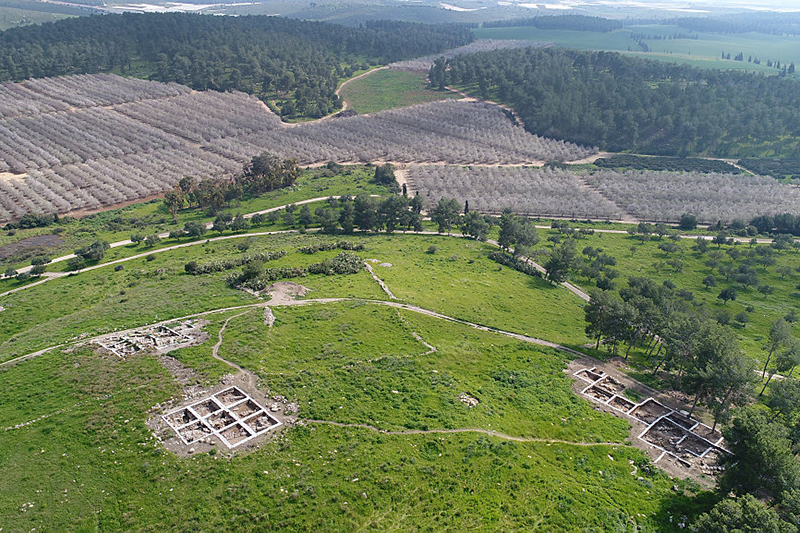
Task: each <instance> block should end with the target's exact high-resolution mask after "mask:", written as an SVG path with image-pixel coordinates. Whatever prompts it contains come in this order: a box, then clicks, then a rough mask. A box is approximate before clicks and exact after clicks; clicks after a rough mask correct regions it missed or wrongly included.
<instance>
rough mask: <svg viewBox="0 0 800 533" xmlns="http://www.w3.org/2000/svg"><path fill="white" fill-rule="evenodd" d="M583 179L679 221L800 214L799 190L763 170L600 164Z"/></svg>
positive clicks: (632, 205) (651, 214)
mask: <svg viewBox="0 0 800 533" xmlns="http://www.w3.org/2000/svg"><path fill="white" fill-rule="evenodd" d="M585 180H586V182H587V183H588V184H589V185H590V186H592V187H595V188H597V190H598V191H599V192H600V193H601V194H602V195H603V196H605V197H606V198H611V199H613V200H614V202H615V203H616V204H617V205H619V206H620V208H622V209H624V210H625V211H627V212H628V213H630V214H632V215H634V216H636V217H638V218H641V219H644V220H659V221H678V220H680V218H681V215H682V214H684V213H691V214H693V215H694V216H696V217H697V220H698V221H699V222H707V223H715V222H718V221H722V222H731V221H733V220H735V219H745V220H749V219H751V218H753V217H755V216H758V215H774V214H778V213H791V214H795V215H797V214H800V190H797V189H796V188H793V187H790V186H788V185H784V184H781V183H779V182H778V181H776V180H774V179H772V178H769V177H761V176H751V175H741V174H738V175H735V174H717V173H709V174H702V173H699V172H664V171H650V170H645V171H626V172H618V171H613V170H607V171H606V170H604V171H600V172H595V173H590V174H586V175H585Z"/></svg>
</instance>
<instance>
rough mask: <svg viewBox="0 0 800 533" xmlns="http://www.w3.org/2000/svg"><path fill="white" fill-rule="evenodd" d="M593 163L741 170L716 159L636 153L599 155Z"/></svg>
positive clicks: (622, 166)
mask: <svg viewBox="0 0 800 533" xmlns="http://www.w3.org/2000/svg"><path fill="white" fill-rule="evenodd" d="M594 164H595V165H596V166H598V167H600V168H614V169H630V170H667V171H672V172H680V171H683V172H702V173H704V174H708V173H710V172H720V173H724V174H741V173H742V170H741V169H739V168H737V167H735V166H733V165H731V164H730V163H726V162H725V161H719V160H716V159H701V158H697V157H663V156H652V157H642V156H636V155H627V154H621V155H612V156H611V157H601V158H600V159H598V160H597V161H595V162H594Z"/></svg>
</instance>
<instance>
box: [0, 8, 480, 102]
mask: <svg viewBox="0 0 800 533" xmlns="http://www.w3.org/2000/svg"><path fill="white" fill-rule="evenodd" d="M471 40H472V36H471V33H470V32H469V31H468V30H467V29H466V28H458V27H453V26H428V25H422V24H409V23H402V22H373V23H369V24H367V25H366V26H364V27H360V28H348V27H344V26H338V25H334V24H326V23H321V22H306V21H299V20H292V19H285V18H279V17H214V16H203V15H193V14H179V13H169V14H163V13H158V14H157V13H152V14H129V13H126V14H123V15H103V16H92V17H82V18H75V19H69V20H64V21H59V22H56V23H51V24H43V25H41V26H29V27H25V28H19V29H16V28H15V29H10V30H7V31H5V32H2V33H0V81H5V80H14V81H19V80H23V79H28V78H42V77H48V76H61V75H65V74H86V73H97V72H112V71H113V72H120V73H123V74H128V75H135V76H149V77H150V78H151V79H154V80H158V81H165V82H166V81H174V82H178V83H182V84H184V85H188V86H190V87H192V88H193V89H197V90H206V89H213V90H219V91H226V90H230V89H236V90H240V91H244V92H247V93H249V94H254V95H256V96H258V97H259V98H261V99H262V100H265V101H270V100H276V101H277V105H278V106H279V107H280V110H281V112H282V114H283V115H284V116H289V117H294V116H310V117H320V116H323V115H326V114H328V113H330V112H331V111H333V110H335V109H337V108H338V107H339V100H338V97H337V96H336V95H335V94H334V92H335V90H336V87H337V84H338V82H339V80H340V79H342V78H346V77H349V76H350V75H352V73H353V72H354V71H355V70H358V69H360V68H362V67H364V66H365V63H366V62H370V63H387V62H391V61H396V60H399V59H405V58H411V57H417V56H421V55H426V54H431V53H436V52H441V51H443V50H446V49H449V48H454V47H456V46H461V45H464V44H467V43H469V42H470V41H471Z"/></svg>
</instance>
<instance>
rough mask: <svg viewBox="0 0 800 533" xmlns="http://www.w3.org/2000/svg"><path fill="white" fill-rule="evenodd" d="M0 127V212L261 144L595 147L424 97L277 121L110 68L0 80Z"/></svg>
mask: <svg viewBox="0 0 800 533" xmlns="http://www.w3.org/2000/svg"><path fill="white" fill-rule="evenodd" d="M0 136H2V138H3V144H2V145H0V222H7V221H11V220H15V219H18V218H20V217H22V216H23V215H24V214H26V213H52V212H58V213H67V212H70V211H73V210H77V209H99V208H103V207H107V206H111V205H115V204H119V203H122V202H129V201H134V200H138V199H141V198H145V197H148V196H151V195H154V194H159V193H163V192H164V191H165V190H167V189H169V188H171V187H172V186H173V185H174V184H175V183H176V182H177V181H178V180H180V179H181V178H182V177H184V176H187V175H191V176H195V177H197V178H201V179H203V178H208V177H213V176H223V177H224V176H230V175H233V174H234V173H236V172H238V171H239V170H240V169H241V167H242V165H243V164H244V163H245V162H246V161H248V160H249V159H250V158H251V157H252V156H253V155H256V154H258V153H261V152H262V151H270V152H273V153H275V154H276V155H278V156H280V157H294V158H297V159H298V161H299V162H300V163H301V164H312V163H318V162H325V161H337V162H359V163H367V162H375V161H393V162H402V163H414V162H446V163H454V164H477V163H484V164H497V163H506V164H530V163H537V162H538V163H541V162H544V161H569V160H574V159H580V158H582V157H585V156H587V155H590V154H592V153H594V152H595V150H593V149H588V148H583V147H580V146H577V145H574V144H572V143H568V142H562V141H555V140H549V139H543V138H540V137H537V136H535V135H530V134H528V133H526V132H525V131H524V130H523V129H522V128H520V127H517V126H515V125H514V124H513V123H512V122H511V121H510V120H508V119H507V118H506V116H505V115H504V113H503V111H502V110H500V109H499V108H497V107H495V106H492V105H489V104H481V103H468V102H455V101H449V102H433V103H429V104H423V105H419V106H414V107H410V108H405V109H400V110H393V111H386V112H383V113H379V114H376V115H374V116H369V117H362V116H356V117H348V118H330V119H327V120H321V121H317V122H311V123H306V124H303V125H298V126H288V125H285V124H282V123H281V121H280V119H279V118H278V117H277V116H276V115H274V114H273V113H272V112H271V111H269V109H268V108H267V107H266V106H264V105H263V104H262V103H261V102H260V101H259V100H257V99H256V98H254V97H250V96H247V95H245V94H243V93H235V92H234V93H217V92H193V91H191V90H190V89H188V88H186V87H183V86H180V85H176V84H162V83H157V82H149V81H142V80H135V79H128V78H121V77H118V76H113V75H82V76H72V77H64V78H50V79H40V80H29V81H26V82H23V83H19V84H4V85H1V86H0Z"/></svg>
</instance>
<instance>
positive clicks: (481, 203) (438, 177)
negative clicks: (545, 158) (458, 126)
mask: <svg viewBox="0 0 800 533" xmlns="http://www.w3.org/2000/svg"><path fill="white" fill-rule="evenodd" d="M409 178H410V180H411V181H413V182H414V184H415V185H416V188H417V190H419V191H420V193H421V194H422V195H423V196H424V197H425V198H426V200H428V201H429V203H434V202H437V201H438V200H439V199H440V198H455V199H457V200H458V201H459V202H460V203H461V204H462V205H463V204H464V202H466V201H469V205H470V207H472V208H473V209H477V210H478V211H482V212H495V213H499V212H501V211H503V210H504V209H511V210H513V211H514V212H515V213H524V214H526V215H534V216H536V215H539V216H558V217H580V218H618V217H619V215H620V210H619V208H617V206H616V205H614V204H613V203H612V202H610V201H608V200H606V199H605V198H603V197H602V196H601V195H600V194H598V193H597V192H596V191H594V190H592V189H589V188H587V187H583V186H582V184H581V182H580V180H579V179H578V177H577V175H576V174H574V173H573V172H570V171H567V170H561V169H557V168H531V167H475V168H469V167H454V166H440V165H420V166H414V167H411V169H410V170H409Z"/></svg>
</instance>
